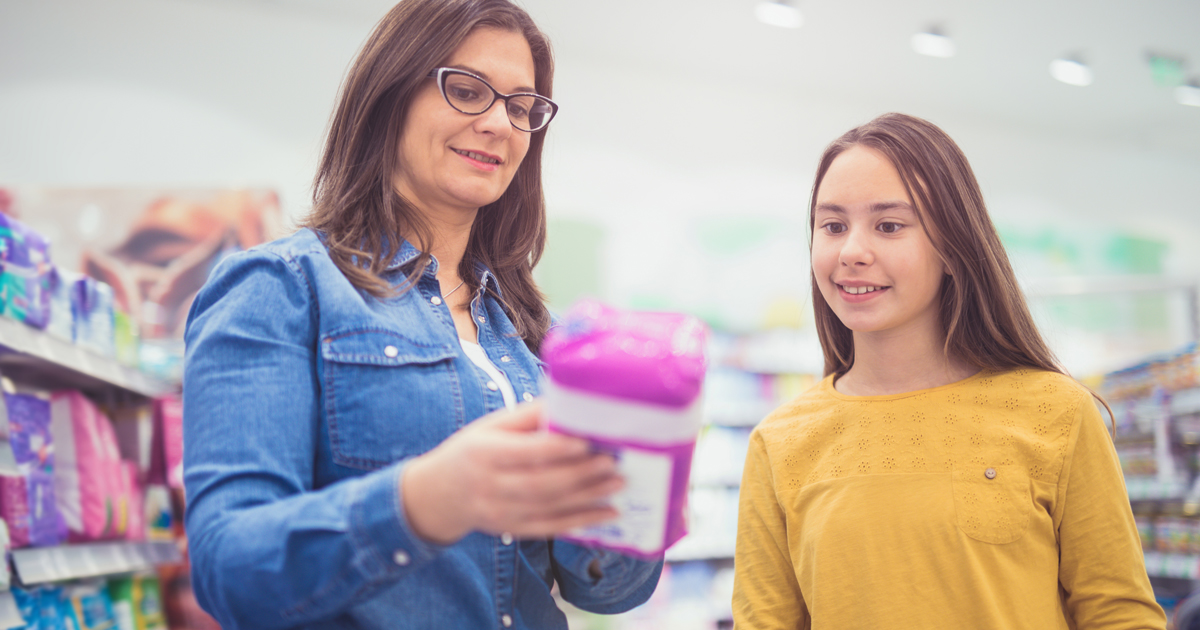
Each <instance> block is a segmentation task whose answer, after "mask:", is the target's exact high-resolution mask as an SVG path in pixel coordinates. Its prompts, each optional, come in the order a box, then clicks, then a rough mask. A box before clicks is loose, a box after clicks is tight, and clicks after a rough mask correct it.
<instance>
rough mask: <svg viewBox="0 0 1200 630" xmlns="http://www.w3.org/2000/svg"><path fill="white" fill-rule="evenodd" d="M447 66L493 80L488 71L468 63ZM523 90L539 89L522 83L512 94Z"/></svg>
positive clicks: (533, 90)
mask: <svg viewBox="0 0 1200 630" xmlns="http://www.w3.org/2000/svg"><path fill="white" fill-rule="evenodd" d="M446 67H447V68H454V69H455V70H466V71H467V72H470V73H471V74H473V75H475V76H477V77H479V78H480V79H483V80H484V81H487V82H488V83H491V82H492V78H491V77H489V76H488V75H487V73H486V72H484V71H483V70H477V69H475V68H472V67H471V66H468V65H463V64H452V65H449V66H446ZM522 92H524V93H536V92H537V90H535V89H533V88H531V87H529V86H527V85H522V86H518V87H517V88H516V89H515V90H513V91H512V92H511V93H512V94H518V93H522Z"/></svg>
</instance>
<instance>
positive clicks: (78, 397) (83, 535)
mask: <svg viewBox="0 0 1200 630" xmlns="http://www.w3.org/2000/svg"><path fill="white" fill-rule="evenodd" d="M50 415H51V422H50V428H51V431H52V433H53V435H54V442H55V448H56V466H55V472H54V489H55V492H56V494H57V496H58V506H59V510H60V511H61V512H62V516H63V519H64V520H65V521H66V525H67V529H68V531H69V535H70V538H71V540H101V539H106V538H114V537H119V536H123V535H124V534H125V529H126V527H127V518H128V509H129V508H128V497H127V495H126V485H127V484H126V483H125V481H124V479H123V477H124V476H125V475H126V474H127V473H126V471H125V470H124V469H123V463H122V461H121V455H120V453H119V451H118V450H117V436H116V433H115V432H114V431H113V427H112V422H111V421H109V419H108V417H107V416H105V415H104V414H103V413H102V412H101V411H100V409H99V408H97V407H96V405H95V404H94V403H93V402H92V401H90V400H88V399H87V398H86V397H85V396H84V395H83V394H81V393H79V392H77V391H61V392H55V393H54V395H53V397H52V398H51V402H50Z"/></svg>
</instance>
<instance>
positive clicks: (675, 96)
mask: <svg viewBox="0 0 1200 630" xmlns="http://www.w3.org/2000/svg"><path fill="white" fill-rule="evenodd" d="M392 4H393V3H392V2H391V1H389V0H236V1H235V0H106V1H104V2H98V1H95V0H42V1H36V0H3V2H2V3H0V187H4V188H7V190H8V193H7V194H8V197H9V201H8V202H7V203H8V206H9V208H10V211H11V213H12V214H15V215H17V216H19V217H20V219H21V220H22V221H24V222H25V223H27V224H28V225H29V226H30V227H32V228H33V229H35V230H37V231H39V232H41V233H43V234H45V235H47V236H48V237H49V240H50V241H51V242H52V243H55V242H58V243H62V244H63V245H64V247H68V248H69V247H76V246H75V245H68V244H69V243H85V244H86V243H92V244H93V249H99V250H106V251H108V252H109V253H110V254H111V253H113V252H114V251H117V250H116V249H114V248H118V249H119V247H123V246H120V242H121V238H119V237H118V235H116V234H108V235H106V230H109V229H110V228H111V229H116V228H113V227H112V226H113V225H115V223H114V221H115V218H114V217H118V216H121V217H124V218H123V219H122V221H124V223H123V224H122V225H124V226H125V227H122V228H121V230H124V231H128V230H127V227H128V225H127V224H137V223H138V222H139V219H137V218H136V217H137V216H142V217H143V219H141V220H140V221H141V222H142V223H145V221H146V219H145V217H150V216H154V212H151V211H148V210H146V211H143V208H148V207H150V206H152V205H153V203H154V201H153V200H154V199H157V198H159V197H161V196H162V195H165V194H169V195H170V196H172V198H175V199H183V200H184V201H186V202H188V203H194V204H201V205H203V204H205V203H208V204H209V205H210V206H213V207H217V206H221V205H222V204H225V206H223V207H227V206H229V203H230V202H229V201H228V199H229V198H230V197H229V194H230V193H229V191H239V190H240V191H253V192H252V193H245V195H248V196H246V197H245V198H246V199H251V201H246V202H245V203H247V204H251V205H253V206H254V208H255V210H254V212H256V213H258V214H256V215H255V216H256V217H259V219H256V221H257V222H256V223H255V225H256V226H258V227H257V228H256V230H258V231H256V232H254V233H255V234H263V235H267V236H270V235H272V234H282V233H286V232H288V231H290V230H291V229H292V228H291V227H290V226H291V225H292V223H293V222H294V221H295V220H296V219H297V218H299V217H302V216H304V214H305V213H306V212H307V211H308V210H309V208H310V205H311V191H310V185H311V181H312V176H313V173H314V171H315V168H316V162H317V159H318V156H319V151H320V148H321V144H322V139H323V134H324V132H325V130H326V127H327V124H328V121H329V116H330V112H331V111H332V108H333V105H334V102H335V99H336V96H337V92H338V88H339V84H340V81H341V79H342V77H343V74H344V72H345V71H346V69H347V67H348V65H349V63H350V62H351V60H352V59H353V57H354V55H355V53H356V52H357V50H358V48H359V46H360V45H361V44H362V43H363V41H364V40H365V38H366V37H367V35H368V33H369V32H370V30H371V28H372V27H373V25H374V24H375V22H376V21H377V20H378V19H379V18H380V17H381V16H382V15H383V14H384V13H385V12H386V11H387V10H388V9H389V8H390V7H391V5H392ZM520 4H521V5H522V6H524V7H525V8H526V9H527V10H528V11H529V12H530V14H531V15H532V16H533V18H534V19H535V21H537V22H538V24H539V25H540V26H541V27H542V29H543V30H544V31H546V32H547V34H548V35H549V36H550V38H551V41H552V43H553V45H554V50H555V53H556V59H557V71H556V77H555V78H556V81H555V89H554V93H553V97H554V99H555V100H556V101H557V102H558V103H560V105H561V106H562V110H561V112H560V114H559V116H558V117H557V118H556V119H555V121H554V123H553V124H552V125H551V127H550V129H549V131H548V139H547V144H546V175H545V182H546V194H547V201H548V208H549V216H550V242H549V247H548V250H547V252H546V256H545V258H544V259H543V262H542V264H541V266H540V267H539V269H538V272H537V273H538V277H539V281H540V283H541V284H542V286H543V288H544V290H545V291H546V292H547V294H548V296H549V298H550V300H551V303H552V305H553V307H554V308H555V309H558V310H561V309H564V308H566V307H567V306H569V305H570V304H571V303H572V302H573V301H574V300H576V299H578V298H579V297H582V296H585V295H588V296H596V297H599V298H601V299H603V300H606V301H608V302H611V303H613V304H616V305H618V306H625V307H632V308H645V309H670V310H680V311H686V312H690V313H694V314H696V315H699V316H701V317H702V318H704V319H705V321H707V322H708V323H709V324H710V325H711V326H712V328H713V330H714V333H715V336H714V346H713V352H714V363H713V365H714V377H713V379H712V381H711V383H710V386H709V389H708V399H709V401H710V402H709V404H710V421H711V422H712V423H713V425H714V427H720V426H722V425H724V426H726V428H730V430H729V431H727V432H725V433H722V432H721V431H720V430H718V429H713V431H712V432H711V433H712V435H713V436H715V437H710V438H709V441H708V442H707V444H706V443H702V444H701V446H700V448H702V449H708V450H707V451H698V454H697V475H698V476H699V478H700V479H701V480H702V481H704V480H706V481H704V483H706V484H710V485H711V488H712V491H711V492H709V491H707V490H703V489H700V490H698V494H697V495H696V496H695V500H694V501H693V508H694V509H696V510H698V511H700V510H707V511H708V512H709V516H707V517H698V520H697V526H700V525H702V524H704V523H706V522H707V523H708V524H707V525H705V527H707V528H709V529H708V530H705V531H708V532H709V534H704V533H703V532H701V533H699V534H696V535H695V536H692V537H690V540H691V542H688V539H685V543H688V544H690V545H692V547H690V548H688V547H686V546H685V545H684V543H681V546H684V551H682V552H677V557H676V560H677V562H675V563H674V564H673V565H672V568H673V572H669V574H670V575H673V576H674V577H673V581H670V580H669V581H667V582H664V584H667V585H668V586H667V587H664V588H662V589H660V592H661V593H664V594H662V595H659V596H656V597H658V598H659V599H656V600H655V601H656V602H657V603H655V602H652V604H653V605H655V606H659V607H660V609H663V610H665V608H663V607H665V606H667V605H668V604H667V603H664V602H669V601H670V593H671V592H674V593H675V595H674V596H675V597H676V600H678V598H679V597H682V595H679V594H680V593H684V594H686V593H703V596H702V597H701V599H704V600H706V601H718V602H719V601H720V600H721V598H723V597H724V594H722V593H723V592H724V591H723V590H722V589H725V588H727V586H728V585H727V581H728V568H729V564H728V562H725V563H724V564H722V562H723V561H725V560H727V559H728V556H729V555H731V552H732V538H731V534H730V528H731V527H732V523H735V522H736V521H731V520H730V519H732V518H734V517H733V516H731V515H729V510H730V509H731V506H735V505H736V503H735V502H736V483H737V479H738V477H739V476H740V460H739V458H740V457H741V456H742V455H743V454H744V449H745V443H744V439H745V431H744V430H740V429H739V428H738V427H739V426H748V425H752V424H753V423H754V422H756V421H757V419H758V418H760V417H761V414H762V413H765V411H766V410H767V409H769V408H770V407H771V406H772V405H774V404H776V403H777V402H778V401H779V400H780V399H784V398H787V397H790V396H793V395H795V394H796V393H798V392H799V391H801V390H802V389H803V388H805V387H806V386H808V385H809V384H811V382H812V380H813V379H814V378H818V377H819V376H820V371H821V355H820V350H819V347H818V346H817V344H816V338H815V333H814V332H813V328H812V317H811V306H810V303H809V294H808V293H809V271H808V260H807V234H806V221H805V212H806V208H807V203H808V196H809V192H810V189H811V184H812V175H813V171H814V170H815V167H816V160H817V158H818V156H819V154H820V152H821V150H822V149H823V148H824V147H825V145H826V144H827V143H828V142H830V141H831V140H833V139H834V138H836V137H837V136H838V135H840V134H841V133H843V132H845V131H846V130H848V129H850V128H851V127H853V126H855V125H857V124H859V123H862V122H865V121H867V120H870V119H871V118H873V117H874V116H876V115H878V114H881V113H884V112H889V111H899V112H905V113H909V114H913V115H916V116H920V117H924V118H927V119H929V120H931V121H933V122H934V123H936V124H938V125H940V126H941V127H942V128H944V129H945V130H946V131H947V132H948V133H949V134H950V135H951V136H952V137H953V138H954V139H955V140H956V141H957V142H958V143H959V144H960V146H961V147H962V149H963V150H964V151H965V153H966V155H967V157H968V158H969V159H970V160H971V162H972V165H973V167H974V169H975V173H976V175H977V177H978V178H979V180H980V182H981V184H982V187H983V191H984V194H985V199H986V200H987V202H988V206H989V209H990V211H991V213H992V217H993V220H994V221H995V223H996V224H997V226H998V228H999V229H1000V232H1001V234H1002V237H1003V239H1004V241H1005V244H1006V247H1007V248H1008V252H1009V255H1010V257H1011V258H1012V261H1013V264H1014V266H1015V267H1016V270H1017V273H1018V276H1019V279H1020V280H1021V282H1022V284H1023V286H1024V288H1025V290H1026V293H1027V295H1028V296H1029V298H1030V301H1031V306H1032V308H1033V310H1034V313H1035V317H1036V318H1037V319H1038V321H1039V324H1040V325H1041V326H1042V329H1043V332H1044V333H1045V334H1046V336H1047V338H1048V341H1049V342H1050V344H1051V346H1052V348H1053V349H1054V350H1055V351H1056V352H1057V353H1058V354H1059V356H1060V358H1061V359H1062V360H1063V362H1064V363H1065V364H1066V365H1067V367H1068V369H1069V370H1070V371H1071V372H1072V374H1073V375H1075V376H1077V377H1079V378H1082V379H1089V380H1088V382H1090V383H1093V384H1097V385H1099V384H1102V383H1103V381H1102V380H1101V379H1100V376H1101V375H1104V374H1112V373H1114V372H1116V371H1118V370H1122V369H1130V368H1136V367H1137V366H1139V365H1146V364H1147V363H1146V362H1147V361H1148V360H1151V359H1154V358H1162V357H1164V356H1172V357H1179V356H1184V355H1186V356H1192V355H1187V354H1186V353H1187V352H1188V346H1187V344H1189V343H1192V342H1194V341H1196V339H1197V335H1198V330H1200V316H1198V314H1197V313H1198V309H1200V305H1198V302H1197V286H1198V282H1200V2H1197V1H1196V0H1146V1H1142V2H1118V1H1115V0H1114V1H1105V2H1085V1H1083V0H1054V1H1049V2H1047V1H1034V0H1010V1H1008V2H992V1H988V2H970V3H965V2H951V1H949V0H915V1H911V2H903V3H897V2H885V1H883V0H848V1H842V2H830V1H828V0H798V1H796V2H791V3H787V2H760V1H759V0H692V1H690V2H683V1H681V0H608V1H606V2H564V1H562V0H520ZM170 191H175V192H170ZM179 191H183V192H179ZM210 198H211V199H212V200H214V201H212V202H211V203H210V202H208V201H205V200H206V199H210ZM264 199H266V201H264ZM221 200H224V201H221ZM239 203H240V202H239ZM135 206H136V207H135ZM239 207H240V206H239ZM264 207H267V208H269V209H270V212H267V213H266V214H263V211H262V208H264ZM121 208H125V209H121ZM129 208H133V209H132V210H130V209H129ZM230 212H233V211H230ZM230 212H225V213H224V215H222V216H233V215H232V214H230ZM237 212H242V213H243V215H244V214H245V212H246V211H243V210H237V211H236V212H233V214H237ZM201 214H204V213H203V212H201ZM208 214H213V213H212V212H209V213H208ZM216 214H221V212H216ZM180 216H191V215H189V214H188V213H187V212H183V213H182V214H180ZM263 216H266V217H268V218H266V219H262V218H261V217H263ZM276 217H277V218H276ZM223 225H224V224H223ZM263 226H268V227H270V228H271V229H269V230H268V229H266V228H263ZM122 234H124V232H122ZM201 241H203V235H200V236H197V237H196V239H195V242H197V243H198V242H201ZM126 244H128V243H126ZM242 244H247V241H245V240H243V241H242ZM80 247H82V246H80ZM71 251H72V253H71V257H76V256H80V254H76V253H75V252H74V250H71ZM122 251H124V250H122ZM214 251H215V250H214ZM94 258H97V256H92V258H91V259H94ZM99 258H103V256H100V257H99ZM91 259H89V258H88V255H87V254H86V252H85V253H84V254H82V257H81V260H82V261H83V262H81V263H80V264H81V266H86V264H91V263H88V262H87V261H89V260H91ZM63 260H66V258H65V255H64V257H63ZM205 260H207V259H205ZM68 262H70V261H68ZM80 270H81V271H84V270H86V269H80ZM114 273H115V272H114ZM112 283H114V284H118V285H119V284H120V283H119V282H116V281H113V282H112ZM118 288H119V287H118ZM118 299H120V296H119V295H118ZM176 302H179V301H178V300H177V301H176ZM181 303H182V304H183V305H184V306H186V301H184V302H181ZM176 307H177V308H178V305H176ZM176 324H177V322H176ZM162 325H164V326H165V325H166V323H163V324H162ZM160 328H162V326H160ZM168 328H169V326H168ZM160 332H161V331H160ZM154 334H156V333H154V332H152V331H148V329H147V328H145V327H143V335H144V336H146V337H151V336H153V335H154ZM1181 352H1182V353H1184V354H1182V355H1181V354H1180V353H1181ZM1139 391H1140V390H1139ZM1177 411H1178V410H1177ZM1189 413H1190V412H1189ZM702 453H707V455H704V456H701V455H702ZM704 462H708V464H705V463H704ZM714 462H715V463H714ZM1185 467H1186V466H1185ZM1193 467H1194V466H1193ZM1173 470H1174V469H1173ZM1189 479H1190V478H1189ZM705 492H707V493H708V494H705ZM730 497H732V499H731V498H730ZM731 501H733V502H734V503H731ZM722 515H724V516H722ZM705 518H707V519H708V520H707V521H705V520H704V519H705ZM722 519H724V520H722ZM694 529H695V528H694ZM701 529H703V528H701ZM1197 531H1198V533H1197V545H1198V548H1197V550H1196V551H1200V529H1198V530H1197ZM706 535H707V536H709V537H708V538H707V539H706V538H705V536H706ZM696 540H700V542H696ZM689 549H690V550H689ZM698 558H703V559H708V560H712V561H708V560H706V561H704V562H688V560H689V559H698ZM1198 566H1200V563H1198ZM712 589H716V590H715V591H713V590H712ZM1176 590H1179V589H1176ZM713 592H717V593H718V595H717V596H712V593H713ZM725 602H726V604H725V605H726V606H727V599H726V600H725ZM648 608H653V606H651V605H648ZM718 608H719V606H718ZM648 614H649V613H645V614H644V615H643V617H637V616H636V615H634V616H630V617H628V618H627V619H625V621H623V622H621V623H624V624H625V625H624V626H620V627H638V626H637V624H639V623H642V624H645V627H655V628H663V627H681V628H682V627H710V626H711V625H713V624H717V623H721V622H722V619H723V618H724V616H725V615H726V613H723V612H721V611H716V612H713V611H711V610H709V609H708V608H706V607H697V606H691V607H686V606H685V607H675V608H674V612H673V613H671V615H668V616H667V617H661V616H660V617H657V618H652V617H649V616H646V615H648ZM689 615H691V617H689ZM692 617H695V619H693V618H692ZM650 619H654V620H653V621H651V620H650ZM663 619H671V620H673V621H670V622H669V624H674V625H673V626H672V625H664V624H666V623H668V622H665V621H663ZM639 620H640V621H639ZM573 623H574V624H575V625H576V626H578V627H580V628H583V627H597V628H598V627H609V626H605V625H603V624H617V623H618V622H616V621H612V620H597V619H594V618H590V617H585V616H581V617H579V618H578V619H575V620H574V621H573ZM689 624H691V625H689ZM695 624H699V625H695ZM612 627H617V626H615V625H614V626H612Z"/></svg>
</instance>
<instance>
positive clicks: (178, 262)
mask: <svg viewBox="0 0 1200 630" xmlns="http://www.w3.org/2000/svg"><path fill="white" fill-rule="evenodd" d="M0 205H2V206H3V207H0V212H4V213H6V214H9V215H11V216H14V217H15V218H17V219H19V220H20V221H22V222H23V223H25V224H26V225H28V226H29V227H30V228H32V229H33V230H35V231H37V232H38V233H39V234H41V235H43V236H44V237H46V238H47V240H49V241H50V248H51V251H50V256H51V260H52V261H53V263H54V264H55V265H56V266H57V267H58V268H60V269H64V270H67V271H72V272H77V273H84V274H87V275H89V276H91V277H93V278H96V279H97V280H101V281H103V282H105V283H107V284H109V285H111V286H112V287H113V294H114V301H115V306H116V308H117V309H118V310H119V311H122V312H124V313H126V314H127V315H128V316H129V317H130V318H131V319H132V320H133V324H134V327H135V329H136V330H137V331H138V332H139V333H140V337H141V352H140V353H141V356H140V364H141V367H142V368H143V369H145V370H147V371H151V372H154V373H156V374H158V375H160V376H165V377H170V378H177V377H178V376H179V360H180V359H181V357H182V337H183V329H184V325H185V324H186V321H187V313H188V309H189V307H190V306H191V303H192V300H193V299H194V298H195V296H196V293H197V292H198V291H199V290H200V287H201V286H202V285H203V284H204V282H205V280H206V279H207V278H208V274H209V272H210V271H211V270H212V269H213V267H214V266H216V264H217V263H218V262H220V261H221V260H222V259H223V258H224V257H225V256H228V255H229V254H230V253H233V252H236V251H241V250H244V249H247V248H250V247H253V246H254V245H258V244H260V243H264V242H266V241H269V240H271V239H273V238H276V237H278V236H281V235H282V233H283V215H282V212H281V210H280V205H279V198H278V196H277V195H276V194H275V193H274V192H273V191H271V190H264V189H219V188H177V189H173V188H59V187H37V186H17V187H8V188H0Z"/></svg>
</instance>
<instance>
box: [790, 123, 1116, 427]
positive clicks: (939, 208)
mask: <svg viewBox="0 0 1200 630" xmlns="http://www.w3.org/2000/svg"><path fill="white" fill-rule="evenodd" d="M853 146H864V147H868V148H871V149H875V150H876V151H879V152H880V153H882V154H883V155H885V156H887V158H888V160H890V161H891V163H892V166H894V167H896V170H897V171H898V172H899V173H900V179H901V180H902V181H903V182H904V188H905V190H906V191H907V192H908V195H909V198H910V199H912V200H913V202H914V205H915V206H916V213H917V217H918V218H919V219H920V221H921V226H922V227H923V228H924V229H925V232H926V233H927V234H928V235H929V240H930V241H932V243H933V246H934V249H936V250H937V252H938V255H939V256H940V257H941V259H942V262H944V263H945V265H946V268H947V269H948V270H949V273H948V274H946V275H945V276H943V278H942V285H941V288H940V293H939V302H940V304H939V320H940V322H941V326H942V330H943V331H944V332H945V334H946V342H945V346H944V348H943V351H944V352H945V354H946V356H954V357H958V358H961V359H962V360H963V361H966V362H967V363H970V364H971V365H974V366H975V367H977V368H980V369H986V370H994V371H1001V370H1010V369H1014V368H1021V367H1025V368H1035V369H1040V370H1048V371H1051V372H1058V373H1060V374H1064V375H1065V374H1066V371H1065V370H1064V369H1063V368H1062V366H1061V365H1060V364H1059V362H1058V359H1057V358H1055V356H1054V353H1053V352H1051V351H1050V348H1049V347H1048V346H1047V345H1046V342H1045V340H1044V339H1042V335H1041V333H1039V332H1038V329H1037V326H1036V325H1035V324H1034V322H1033V317H1032V316H1031V315H1030V314H1029V307H1028V305H1027V304H1026V303H1025V297H1024V295H1023V294H1022V293H1021V288H1020V287H1019V286H1018V285H1017V279H1016V275H1015V274H1014V273H1013V270H1012V265H1011V264H1010V263H1009V261H1008V255H1007V254H1006V253H1005V252H1004V246H1003V245H1001V243H1000V236H999V235H998V234H997V233H996V227H995V226H994V225H993V224H992V220H991V218H990V217H989V216H988V212H987V207H986V206H985V205H984V203H983V193H982V192H981V191H980V189H979V182H978V181H976V179H975V173H974V172H973V171H972V170H971V165H970V164H969V163H968V162H967V158H966V156H965V155H963V152H962V150H961V149H959V147H958V145H957V144H955V142H954V140H952V139H951V138H950V136H948V135H946V132H944V131H942V130H941V128H939V127H938V126H937V125H934V124H933V123H931V122H929V121H927V120H922V119H920V118H916V117H913V116H908V115H905V114H895V113H892V114H884V115H882V116H880V117H878V118H876V119H874V120H872V121H871V122H869V123H867V124H865V125H862V126H860V127H855V128H854V129H851V130H850V131H847V132H846V133H845V134H843V135H842V137H840V138H838V139H837V140H834V141H833V142H832V143H831V144H830V145H829V146H828V147H827V148H826V149H825V152H824V153H823V154H822V155H821V161H820V163H819V165H818V166H817V176H816V179H815V180H814V181H813V189H812V199H811V200H810V202H809V215H808V221H809V234H810V240H809V248H810V249H811V248H812V240H811V235H812V233H813V230H814V229H815V226H816V209H817V193H818V192H819V191H820V188H821V181H822V180H823V179H824V178H825V173H827V172H828V171H829V167H830V165H832V164H833V161H834V159H836V158H837V157H838V156H839V155H841V154H842V153H843V152H844V151H846V150H847V149H849V148H851V147H853ZM811 280H812V299H813V311H814V315H815V321H816V325H817V334H818V336H819V337H820V340H821V349H822V351H823V352H824V354H825V375H826V376H828V375H829V374H836V375H838V376H841V375H843V374H845V373H846V372H847V371H848V370H849V369H850V367H851V366H852V365H853V364H854V334H853V332H852V331H851V330H850V329H849V328H847V327H846V326H845V325H844V324H843V323H842V322H841V320H840V319H838V317H837V315H836V314H834V312H833V309H832V308H830V307H829V303H828V302H826V301H825V297H824V296H823V295H821V291H820V289H819V287H818V286H817V278H816V275H815V274H813V276H812V278H811ZM1093 395H1095V394H1093ZM1097 398H1098V399H1099V400H1100V402H1101V403H1103V404H1104V406H1105V408H1108V404H1107V403H1104V400H1103V399H1101V398H1099V397H1098V396H1097ZM1109 414H1110V415H1111V414H1112V410H1111V409H1109Z"/></svg>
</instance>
